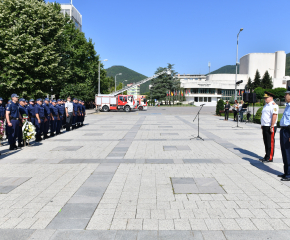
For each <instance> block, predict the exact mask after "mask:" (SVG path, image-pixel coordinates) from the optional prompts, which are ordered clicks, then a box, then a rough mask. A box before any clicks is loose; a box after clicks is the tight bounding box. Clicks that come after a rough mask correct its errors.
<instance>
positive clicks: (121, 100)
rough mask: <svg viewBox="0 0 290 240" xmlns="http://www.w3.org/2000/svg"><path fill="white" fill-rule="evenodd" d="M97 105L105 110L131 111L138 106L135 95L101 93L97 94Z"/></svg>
mask: <svg viewBox="0 0 290 240" xmlns="http://www.w3.org/2000/svg"><path fill="white" fill-rule="evenodd" d="M96 106H97V108H98V109H99V110H101V111H103V112H108V111H111V110H124V111H125V112H130V111H131V110H132V109H134V108H136V106H137V101H135V99H134V97H133V95H118V96H113V95H100V96H96Z"/></svg>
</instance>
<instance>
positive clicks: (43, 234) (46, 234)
mask: <svg viewBox="0 0 290 240" xmlns="http://www.w3.org/2000/svg"><path fill="white" fill-rule="evenodd" d="M55 232H56V230H55V229H45V230H35V232H34V233H33V234H32V235H31V236H30V238H29V240H33V239H41V240H49V239H50V238H51V236H52V235H53V234H54V233H55Z"/></svg>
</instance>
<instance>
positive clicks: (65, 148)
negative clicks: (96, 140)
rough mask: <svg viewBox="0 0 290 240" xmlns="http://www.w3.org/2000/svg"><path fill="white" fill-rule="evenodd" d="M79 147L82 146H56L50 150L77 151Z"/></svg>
mask: <svg viewBox="0 0 290 240" xmlns="http://www.w3.org/2000/svg"><path fill="white" fill-rule="evenodd" d="M80 148H82V146H58V147H56V148H54V149H52V150H51V151H70V152H71V151H77V150H79V149H80Z"/></svg>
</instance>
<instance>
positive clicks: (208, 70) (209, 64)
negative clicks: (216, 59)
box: [208, 62, 210, 74]
mask: <svg viewBox="0 0 290 240" xmlns="http://www.w3.org/2000/svg"><path fill="white" fill-rule="evenodd" d="M208 73H209V74H210V62H208Z"/></svg>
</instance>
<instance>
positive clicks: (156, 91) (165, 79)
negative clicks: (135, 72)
mask: <svg viewBox="0 0 290 240" xmlns="http://www.w3.org/2000/svg"><path fill="white" fill-rule="evenodd" d="M173 66H174V65H173V64H168V66H167V68H163V67H159V68H157V71H156V72H155V74H157V73H160V72H162V71H164V70H166V69H168V68H169V69H171V74H170V75H168V74H162V75H161V76H159V77H157V78H155V79H153V80H151V84H152V87H151V89H150V96H151V97H152V99H157V100H164V99H165V98H166V96H167V92H168V91H173V89H174V87H177V86H178V81H179V80H177V79H176V78H175V76H176V74H177V73H176V72H175V71H174V70H173Z"/></svg>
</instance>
